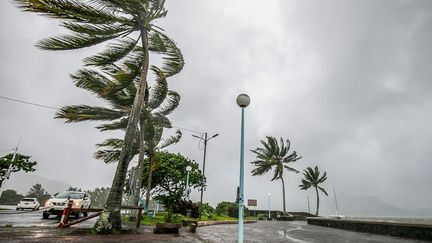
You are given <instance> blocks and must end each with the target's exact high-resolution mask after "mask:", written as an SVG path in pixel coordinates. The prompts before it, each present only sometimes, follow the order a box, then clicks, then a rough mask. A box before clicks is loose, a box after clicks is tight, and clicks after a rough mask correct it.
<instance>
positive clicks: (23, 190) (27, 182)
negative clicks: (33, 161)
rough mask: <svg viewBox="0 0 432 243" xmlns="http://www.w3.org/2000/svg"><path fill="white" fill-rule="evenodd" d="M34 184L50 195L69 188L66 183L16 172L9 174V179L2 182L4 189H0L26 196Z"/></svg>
mask: <svg viewBox="0 0 432 243" xmlns="http://www.w3.org/2000/svg"><path fill="white" fill-rule="evenodd" d="M36 183H39V184H41V185H42V187H43V188H44V189H45V190H46V191H47V192H48V193H49V194H51V195H52V194H54V193H56V192H61V191H64V190H66V189H68V188H69V187H70V185H69V184H67V183H64V182H60V181H56V180H50V179H47V178H44V177H42V176H39V175H36V174H34V173H24V172H22V173H21V172H18V173H13V174H11V176H10V179H9V180H6V181H4V182H3V185H4V188H1V190H2V191H3V190H7V189H11V190H15V191H17V192H18V193H19V194H22V195H26V194H27V193H28V192H29V191H30V188H31V187H32V186H33V185H34V184H36Z"/></svg>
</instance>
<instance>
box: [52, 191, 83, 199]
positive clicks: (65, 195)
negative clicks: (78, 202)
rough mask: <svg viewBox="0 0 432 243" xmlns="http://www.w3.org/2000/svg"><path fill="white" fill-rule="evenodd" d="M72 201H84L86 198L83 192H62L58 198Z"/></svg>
mask: <svg viewBox="0 0 432 243" xmlns="http://www.w3.org/2000/svg"><path fill="white" fill-rule="evenodd" d="M68 197H70V199H82V198H83V197H84V193H82V192H62V193H59V194H58V195H57V196H56V198H68Z"/></svg>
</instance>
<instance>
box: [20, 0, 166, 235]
mask: <svg viewBox="0 0 432 243" xmlns="http://www.w3.org/2000/svg"><path fill="white" fill-rule="evenodd" d="M15 2H16V3H17V5H18V7H19V8H21V9H23V10H24V11H29V12H36V13H41V14H43V15H45V16H48V17H50V18H55V19H60V20H61V21H62V26H63V27H65V28H66V29H68V30H69V31H70V32H71V33H70V34H67V35H63V36H59V37H51V38H47V39H44V40H42V41H40V42H39V43H38V44H37V46H38V47H40V48H42V49H45V50H73V49H80V48H84V47H89V46H93V45H96V44H100V43H104V42H106V41H109V40H114V41H115V42H114V43H115V44H114V45H111V46H109V47H108V49H106V50H105V51H103V52H101V53H99V54H98V55H96V56H93V57H91V58H88V59H87V60H86V62H87V65H89V66H95V67H102V69H105V70H108V72H109V73H111V75H114V72H113V71H115V70H116V65H115V64H114V63H115V62H117V61H119V60H121V59H123V58H124V57H125V56H127V55H129V54H130V53H131V52H132V51H134V50H137V49H139V50H140V51H141V52H140V54H139V56H140V57H141V62H140V65H139V69H137V70H135V71H136V72H137V73H139V78H138V80H137V83H138V85H137V86H138V88H137V89H136V95H135V97H134V101H133V106H132V107H131V109H130V111H129V114H130V115H129V119H128V121H127V127H126V131H125V136H124V143H123V147H122V150H121V154H120V159H119V162H118V165H117V170H116V172H115V176H114V179H113V183H112V186H111V190H110V193H109V196H108V199H107V204H106V207H105V210H104V212H103V213H102V215H101V217H100V218H99V220H98V222H97V223H96V230H97V231H99V232H111V231H113V230H114V231H118V230H121V229H122V227H121V218H120V205H121V199H122V189H123V185H124V182H125V178H126V173H127V168H128V165H129V162H130V160H131V149H132V144H133V139H134V134H135V132H136V127H137V124H138V121H139V118H140V114H141V108H142V107H143V103H144V99H145V94H146V85H147V81H146V80H147V73H148V69H149V49H150V46H149V39H150V40H151V39H152V35H153V36H154V35H163V34H161V29H160V28H158V27H157V26H155V25H154V24H153V22H154V20H156V19H159V18H163V17H165V16H166V14H167V11H166V10H165V9H164V3H165V1H164V0H133V1H131V0H89V1H73V0H71V1H64V0H15ZM136 32H138V35H135V33H136ZM139 41H141V47H139V46H138V45H137V44H138V42H139ZM104 66H105V67H104ZM106 66H110V67H109V68H106ZM81 74H82V75H83V77H84V78H90V79H103V77H101V76H100V75H99V73H98V72H95V71H93V70H87V69H83V70H82V71H81ZM119 75H122V76H125V77H128V76H130V75H132V76H135V73H123V74H119ZM122 86H123V83H120V84H114V85H113V86H107V87H109V89H111V88H118V87H120V88H121V87H122Z"/></svg>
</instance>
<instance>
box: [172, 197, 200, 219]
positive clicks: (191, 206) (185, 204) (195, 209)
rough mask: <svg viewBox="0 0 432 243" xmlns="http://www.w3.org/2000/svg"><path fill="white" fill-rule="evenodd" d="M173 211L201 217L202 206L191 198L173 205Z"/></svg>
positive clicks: (192, 216)
mask: <svg viewBox="0 0 432 243" xmlns="http://www.w3.org/2000/svg"><path fill="white" fill-rule="evenodd" d="M189 210H190V211H189ZM188 211H189V212H190V215H188ZM173 213H179V214H181V215H183V216H190V217H191V218H199V216H200V208H199V205H198V204H197V203H193V202H192V201H190V200H189V201H185V200H180V201H179V202H178V203H176V204H174V205H173Z"/></svg>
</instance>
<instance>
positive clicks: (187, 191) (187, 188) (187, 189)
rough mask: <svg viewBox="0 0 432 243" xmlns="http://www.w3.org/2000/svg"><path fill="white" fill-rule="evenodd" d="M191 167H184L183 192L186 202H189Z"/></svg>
mask: <svg viewBox="0 0 432 243" xmlns="http://www.w3.org/2000/svg"><path fill="white" fill-rule="evenodd" d="M191 170H192V167H190V166H189V165H188V166H186V171H187V174H186V192H185V199H186V201H189V172H191Z"/></svg>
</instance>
